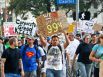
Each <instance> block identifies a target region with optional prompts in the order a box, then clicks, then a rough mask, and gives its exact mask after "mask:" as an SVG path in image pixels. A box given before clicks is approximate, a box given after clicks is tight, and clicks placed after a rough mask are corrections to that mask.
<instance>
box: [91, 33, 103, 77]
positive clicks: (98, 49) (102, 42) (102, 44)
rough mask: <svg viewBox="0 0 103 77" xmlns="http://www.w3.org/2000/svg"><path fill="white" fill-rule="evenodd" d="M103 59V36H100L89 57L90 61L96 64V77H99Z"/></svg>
mask: <svg viewBox="0 0 103 77" xmlns="http://www.w3.org/2000/svg"><path fill="white" fill-rule="evenodd" d="M101 57H103V34H102V35H100V36H99V38H98V43H97V44H96V45H95V46H94V47H93V49H92V52H91V54H90V56H89V58H90V60H92V61H93V62H95V68H94V77H99V68H100V67H99V63H100V62H101Z"/></svg>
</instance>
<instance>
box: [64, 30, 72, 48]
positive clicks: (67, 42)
mask: <svg viewBox="0 0 103 77" xmlns="http://www.w3.org/2000/svg"><path fill="white" fill-rule="evenodd" d="M63 33H64V35H65V40H66V42H65V43H64V48H66V47H67V46H68V45H69V43H70V40H69V39H68V35H67V34H66V33H65V32H64V31H63Z"/></svg>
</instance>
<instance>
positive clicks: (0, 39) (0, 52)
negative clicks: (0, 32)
mask: <svg viewBox="0 0 103 77" xmlns="http://www.w3.org/2000/svg"><path fill="white" fill-rule="evenodd" d="M2 53H3V38H2V37H0V66H1V56H2ZM0 76H1V67H0Z"/></svg>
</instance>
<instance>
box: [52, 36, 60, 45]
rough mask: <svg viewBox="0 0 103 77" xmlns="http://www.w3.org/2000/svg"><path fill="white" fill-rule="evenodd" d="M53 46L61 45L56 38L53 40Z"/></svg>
mask: <svg viewBox="0 0 103 77" xmlns="http://www.w3.org/2000/svg"><path fill="white" fill-rule="evenodd" d="M51 43H52V45H53V46H57V45H58V44H59V38H57V37H55V38H53V39H52V40H51Z"/></svg>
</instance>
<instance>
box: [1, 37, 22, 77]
mask: <svg viewBox="0 0 103 77" xmlns="http://www.w3.org/2000/svg"><path fill="white" fill-rule="evenodd" d="M9 44H10V47H9V48H7V49H6V50H5V51H4V52H3V54H2V57H1V59H2V62H1V68H2V71H1V72H2V73H1V74H2V75H1V77H24V71H23V65H22V60H21V55H20V51H19V49H18V48H16V47H17V46H18V40H17V38H15V37H12V38H10V40H9ZM20 75H21V76H20Z"/></svg>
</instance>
